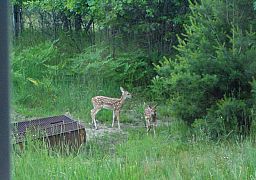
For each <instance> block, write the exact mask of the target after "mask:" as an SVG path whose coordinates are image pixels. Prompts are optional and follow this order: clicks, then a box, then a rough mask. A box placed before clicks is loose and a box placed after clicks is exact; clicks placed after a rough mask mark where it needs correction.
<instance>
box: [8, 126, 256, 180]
mask: <svg viewBox="0 0 256 180" xmlns="http://www.w3.org/2000/svg"><path fill="white" fill-rule="evenodd" d="M171 131H172V132H174V130H173V129H172V127H162V128H160V129H158V135H157V136H156V137H153V136H151V135H150V136H147V135H146V133H145V129H137V130H134V129H133V130H129V129H128V137H122V136H115V137H114V138H115V139H116V141H117V143H113V142H111V141H110V140H109V141H108V139H109V138H104V139H95V140H93V141H91V142H88V143H87V144H86V145H83V147H82V149H81V151H80V152H79V153H78V154H73V155H69V156H67V155H61V154H58V153H57V154H54V153H49V151H48V150H47V149H46V148H39V147H35V148H30V149H28V150H26V151H24V152H23V153H21V154H16V153H14V152H13V156H12V160H13V161H12V162H13V170H12V175H13V177H14V179H81V178H82V179H254V178H256V174H255V173H256V171H255V169H256V152H255V149H254V147H255V145H254V142H252V141H248V140H245V141H243V142H239V143H238V142H219V143H216V142H195V141H193V140H192V138H190V137H189V136H186V139H185V140H181V139H180V140H177V137H173V136H172V135H171V134H169V133H170V132H171ZM120 139H122V140H121V141H120ZM112 140H113V139H112ZM102 141H104V146H101V145H100V144H102ZM31 146H33V144H32V145H31ZM35 146H36V145H35ZM113 147H114V149H113ZM110 149H112V150H110Z"/></svg>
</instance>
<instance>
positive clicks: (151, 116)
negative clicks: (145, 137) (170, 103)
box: [144, 105, 157, 135]
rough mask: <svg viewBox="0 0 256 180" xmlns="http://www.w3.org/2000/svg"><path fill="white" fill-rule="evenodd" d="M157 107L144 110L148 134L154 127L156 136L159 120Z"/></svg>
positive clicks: (148, 107)
mask: <svg viewBox="0 0 256 180" xmlns="http://www.w3.org/2000/svg"><path fill="white" fill-rule="evenodd" d="M156 107H157V105H155V106H150V105H148V106H147V108H145V110H144V115H145V120H146V128H147V134H148V133H149V131H150V129H151V127H153V132H154V135H155V134H156V131H155V128H156V126H157V118H156Z"/></svg>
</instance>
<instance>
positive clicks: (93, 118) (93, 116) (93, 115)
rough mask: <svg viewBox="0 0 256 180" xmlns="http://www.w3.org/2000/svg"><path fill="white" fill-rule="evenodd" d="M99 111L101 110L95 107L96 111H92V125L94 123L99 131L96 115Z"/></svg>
mask: <svg viewBox="0 0 256 180" xmlns="http://www.w3.org/2000/svg"><path fill="white" fill-rule="evenodd" d="M99 110H100V109H98V108H95V107H94V109H92V110H91V117H92V123H94V127H95V129H98V128H97V124H96V119H95V117H96V114H97V113H98V112H99Z"/></svg>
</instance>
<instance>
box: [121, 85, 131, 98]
mask: <svg viewBox="0 0 256 180" xmlns="http://www.w3.org/2000/svg"><path fill="white" fill-rule="evenodd" d="M120 90H121V92H122V96H123V98H125V99H126V98H132V95H131V93H129V92H128V91H125V90H124V88H122V87H120Z"/></svg>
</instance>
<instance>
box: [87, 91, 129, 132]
mask: <svg viewBox="0 0 256 180" xmlns="http://www.w3.org/2000/svg"><path fill="white" fill-rule="evenodd" d="M120 90H121V92H122V96H121V97H120V98H111V97H106V96H95V97H93V98H92V104H93V109H92V110H91V118H92V124H94V127H95V129H96V130H97V129H98V128H97V124H96V119H95V117H96V114H97V113H98V112H99V111H100V110H101V109H102V108H104V109H109V110H112V111H113V121H112V128H113V127H114V123H115V119H117V123H118V129H120V111H121V108H122V106H123V104H124V102H125V100H126V99H127V98H131V97H132V95H131V94H130V93H129V92H128V91H125V90H124V89H123V88H122V87H120Z"/></svg>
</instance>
